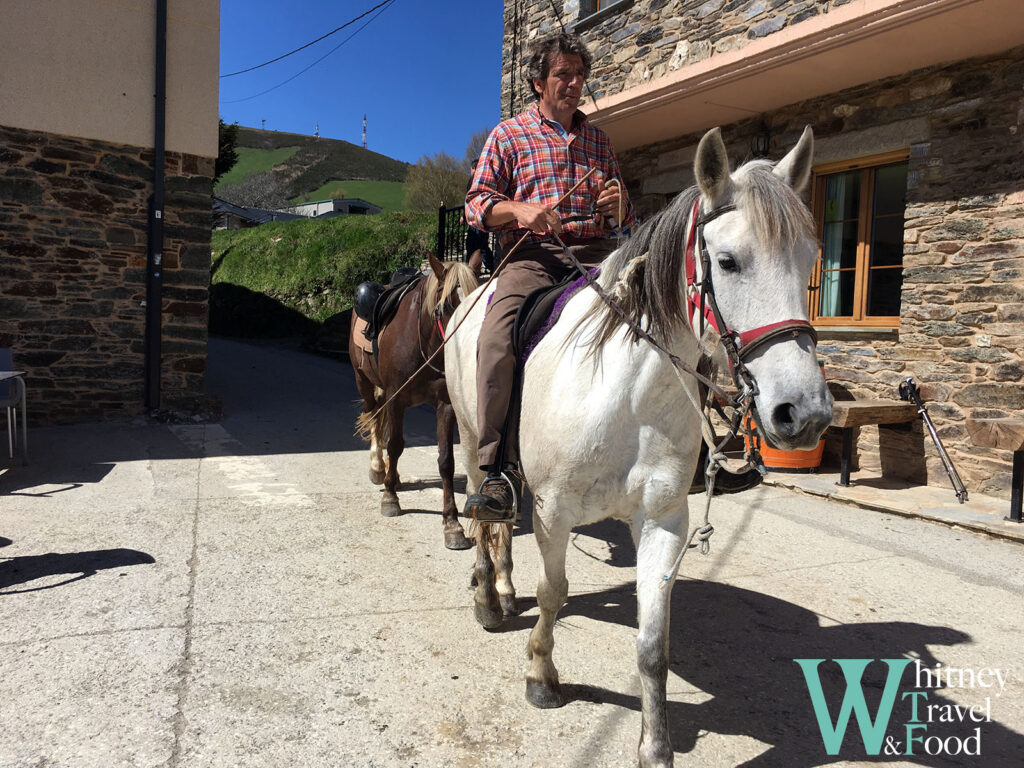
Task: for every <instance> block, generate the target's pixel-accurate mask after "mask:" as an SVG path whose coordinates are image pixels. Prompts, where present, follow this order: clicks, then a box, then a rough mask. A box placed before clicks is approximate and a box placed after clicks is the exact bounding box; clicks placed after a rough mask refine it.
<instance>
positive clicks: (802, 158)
mask: <svg viewBox="0 0 1024 768" xmlns="http://www.w3.org/2000/svg"><path fill="white" fill-rule="evenodd" d="M813 159H814V131H812V130H811V126H809V125H808V126H806V127H805V128H804V132H803V134H801V136H800V141H798V142H797V143H796V146H795V147H793V148H792V149H791V150H789V152H788V153H787V154H786V156H785V157H784V158H782V159H781V160H779V163H778V165H776V166H775V175H776V176H781V177H782V178H783V179H785V181H786V183H787V184H789V186H791V187H792V188H793V189H794V190H796V193H797V194H800V193H801V192H803V191H804V187H806V186H807V182H808V181H810V179H811V164H812V161H813Z"/></svg>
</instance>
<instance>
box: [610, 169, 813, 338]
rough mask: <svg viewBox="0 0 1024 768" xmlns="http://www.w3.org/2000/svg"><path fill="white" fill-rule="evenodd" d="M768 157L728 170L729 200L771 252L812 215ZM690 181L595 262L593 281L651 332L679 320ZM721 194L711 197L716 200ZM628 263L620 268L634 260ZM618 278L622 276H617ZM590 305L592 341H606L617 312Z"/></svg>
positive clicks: (801, 231) (807, 228)
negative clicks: (594, 322)
mask: <svg viewBox="0 0 1024 768" xmlns="http://www.w3.org/2000/svg"><path fill="white" fill-rule="evenodd" d="M773 168H774V164H773V163H772V162H770V161H768V160H754V161H751V162H749V163H747V164H746V165H744V166H742V167H741V168H740V169H738V170H737V171H736V173H735V174H733V182H734V183H735V191H736V192H735V194H736V197H735V199H734V200H733V201H732V202H733V203H734V204H735V205H736V207H737V210H739V211H742V212H743V214H744V215H745V216H746V217H747V219H748V221H749V223H750V226H751V227H752V228H753V230H754V233H755V234H756V236H757V238H758V240H759V241H760V242H761V243H763V244H765V245H766V246H767V247H768V248H770V249H771V250H772V251H773V252H776V253H778V252H785V251H787V250H789V248H790V247H791V246H792V245H793V243H795V242H796V241H797V240H799V239H801V238H805V237H812V236H813V232H814V222H813V220H812V218H811V215H810V212H809V211H808V210H807V206H805V205H804V204H803V202H802V201H801V200H800V197H799V196H798V195H797V194H796V192H794V191H793V188H792V187H790V186H789V184H787V183H786V182H785V181H784V180H783V179H781V178H779V176H777V175H776V174H775V173H774V172H773ZM699 196H700V189H699V188H698V187H695V186H694V187H690V188H689V189H685V190H683V191H682V192H680V193H679V194H678V195H677V196H676V198H675V199H674V200H673V201H672V202H671V203H670V204H669V205H668V207H666V208H664V209H663V210H661V211H659V212H658V213H657V214H655V215H654V216H652V217H651V218H650V219H648V220H647V221H646V222H644V224H643V225H642V226H641V227H640V228H639V229H638V230H637V232H636V233H635V234H634V235H633V236H632V237H631V238H630V239H629V240H627V241H626V242H625V244H624V245H623V246H622V247H621V248H619V249H618V250H616V251H615V252H614V253H613V254H612V255H611V256H609V257H608V259H607V260H606V261H605V262H604V264H603V265H602V267H601V277H600V279H599V281H598V282H599V284H600V285H601V287H602V288H604V289H605V290H606V291H609V292H611V291H613V290H614V291H615V293H616V296H617V298H618V299H619V300H620V304H621V306H622V308H623V309H624V310H625V311H626V314H627V315H629V316H630V318H631V319H632V320H633V322H635V323H637V324H638V325H639V324H641V323H642V324H643V326H644V327H645V330H647V331H650V332H652V333H653V334H654V335H655V336H656V337H660V338H669V337H670V336H671V335H672V334H673V332H674V331H675V330H676V329H677V328H678V327H679V326H680V325H682V324H684V323H685V321H686V302H685V298H684V280H683V276H684V269H685V265H684V263H683V255H684V251H685V248H686V235H687V231H688V227H689V223H690V219H691V216H692V213H693V204H694V202H695V201H696V200H697V198H698V197H699ZM727 202H729V201H718V204H719V205H722V204H725V203H727ZM641 257H643V263H642V264H641V263H639V262H637V263H636V265H635V266H634V268H632V269H627V267H629V266H630V265H632V264H634V261H635V260H637V259H641ZM620 278H625V279H624V280H622V281H621V282H620ZM591 312H592V313H593V314H595V315H597V316H598V317H599V326H598V331H597V334H596V335H595V337H594V344H595V346H600V345H601V344H603V343H605V342H607V341H608V340H609V339H610V338H611V336H612V335H614V334H615V332H616V331H617V330H618V328H619V326H620V325H622V318H621V317H619V315H618V314H617V313H616V312H615V311H614V310H612V309H611V308H610V307H608V305H606V304H605V303H604V302H602V301H596V302H595V303H594V307H593V309H592V310H591Z"/></svg>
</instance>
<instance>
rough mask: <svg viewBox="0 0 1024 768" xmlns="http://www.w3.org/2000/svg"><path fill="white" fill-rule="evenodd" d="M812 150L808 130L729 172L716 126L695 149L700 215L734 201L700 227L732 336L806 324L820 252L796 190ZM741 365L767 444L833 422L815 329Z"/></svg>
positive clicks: (813, 435) (791, 442) (808, 437)
mask: <svg viewBox="0 0 1024 768" xmlns="http://www.w3.org/2000/svg"><path fill="white" fill-rule="evenodd" d="M813 149H814V137H813V134H812V132H811V129H810V127H808V128H805V129H804V132H803V135H802V136H801V137H800V141H799V142H797V145H796V146H795V147H794V148H793V149H792V151H790V152H789V154H787V155H786V156H785V157H784V158H783V159H782V160H781V161H779V163H778V164H776V165H774V166H773V165H772V164H771V163H770V162H768V161H757V160H755V161H753V162H749V163H746V164H745V165H743V166H741V167H740V168H739V169H737V170H736V172H735V173H731V174H730V172H729V158H728V155H727V154H726V149H725V144H724V143H723V141H722V136H721V133H720V132H719V130H718V129H717V128H716V129H714V130H712V131H710V132H708V133H707V134H706V135H705V136H704V138H703V139H701V142H700V145H699V146H698V148H697V156H696V160H695V163H694V172H695V175H696V178H697V186H698V187H699V189H700V195H701V203H702V209H703V211H704V212H705V213H707V212H711V211H716V210H719V209H721V208H723V207H724V206H735V210H732V211H729V212H727V213H723V214H722V215H720V216H718V217H716V218H713V219H711V220H709V221H708V222H707V223H706V224H704V226H703V234H704V240H705V242H706V243H707V252H708V254H709V256H710V265H711V277H712V282H713V285H714V295H715V300H716V301H717V303H718V307H719V309H720V310H721V314H722V318H723V319H724V321H725V324H726V326H727V327H728V328H729V329H730V330H731V331H733V332H735V333H738V334H742V333H743V332H748V331H752V330H754V329H760V328H763V327H765V326H770V325H772V324H774V323H781V322H784V321H789V320H802V321H806V320H807V285H808V280H809V277H810V274H811V269H812V267H813V265H814V259H815V256H816V252H817V248H816V246H815V239H814V225H813V221H812V220H811V217H810V214H809V213H808V211H807V207H806V206H805V205H804V203H803V202H802V201H801V200H800V199H799V194H800V193H801V192H802V191H803V189H804V187H805V186H806V185H807V182H808V180H809V179H810V175H811V159H812V155H813ZM744 362H745V364H746V366H747V368H748V369H749V371H750V372H751V374H753V377H754V379H755V381H756V383H757V388H758V394H757V396H756V397H755V404H756V406H757V412H758V416H759V424H760V427H761V429H762V430H763V432H764V433H765V437H766V438H767V439H768V440H769V442H771V443H772V444H774V445H775V446H777V447H779V448H782V449H785V450H791V449H795V448H803V449H807V448H812V447H814V445H816V444H817V441H818V438H819V437H820V435H821V434H822V432H824V431H825V428H826V427H828V425H829V421H830V420H831V417H832V396H831V394H830V393H829V391H828V387H827V386H826V385H825V381H824V377H823V376H822V374H821V370H820V368H819V366H818V359H817V353H816V347H815V342H814V340H813V339H812V337H811V335H810V333H807V332H802V331H799V330H796V331H793V332H791V333H786V334H785V335H783V336H779V337H775V338H772V339H770V340H769V341H767V342H766V343H765V344H764V345H763V346H760V347H758V348H756V349H753V350H752V351H751V353H750V354H749V356H746V357H745V360H744Z"/></svg>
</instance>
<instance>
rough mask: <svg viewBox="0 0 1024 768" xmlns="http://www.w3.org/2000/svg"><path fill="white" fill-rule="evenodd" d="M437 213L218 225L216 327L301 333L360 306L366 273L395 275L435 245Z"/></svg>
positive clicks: (213, 294)
mask: <svg viewBox="0 0 1024 768" xmlns="http://www.w3.org/2000/svg"><path fill="white" fill-rule="evenodd" d="M436 230H437V220H436V218H435V216H434V214H433V213H429V212H428V213H409V212H404V213H383V214H381V215H379V216H337V217H334V218H330V219H300V220H297V221H275V222H270V223H267V224H263V225H261V226H259V227H251V228H249V229H238V230H218V231H216V232H214V233H213V240H212V243H211V250H212V257H213V263H212V268H211V273H210V276H211V280H210V282H211V287H210V329H211V330H212V331H213V332H214V333H224V334H228V335H256V336H259V335H265V334H266V335H273V334H274V333H277V334H284V335H289V334H292V333H296V334H299V335H303V334H308V333H311V332H314V331H315V328H316V327H317V326H319V324H320V323H322V322H323V321H324V320H325V319H327V318H328V317H330V316H331V315H334V314H336V313H338V312H344V311H346V310H348V309H349V308H350V307H351V306H352V298H353V295H354V293H355V289H356V286H357V285H359V283H361V282H362V281H364V280H374V281H376V282H379V283H386V282H388V280H389V278H390V276H391V273H392V272H393V271H394V270H395V269H397V268H398V267H406V266H419V264H420V263H421V262H422V261H423V259H424V258H426V255H427V250H428V248H431V247H433V240H434V235H435V233H436Z"/></svg>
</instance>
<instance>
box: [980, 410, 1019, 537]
mask: <svg viewBox="0 0 1024 768" xmlns="http://www.w3.org/2000/svg"><path fill="white" fill-rule="evenodd" d="M967 434H968V435H970V436H971V442H972V443H974V444H975V445H977V446H980V447H982V448H998V449H1000V450H1003V451H1013V474H1012V475H1011V480H1010V516H1009V517H1007V518H1006V519H1007V520H1010V521H1012V522H1014V523H1020V522H1022V520H1021V499H1022V497H1024V419H968V420H967Z"/></svg>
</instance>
